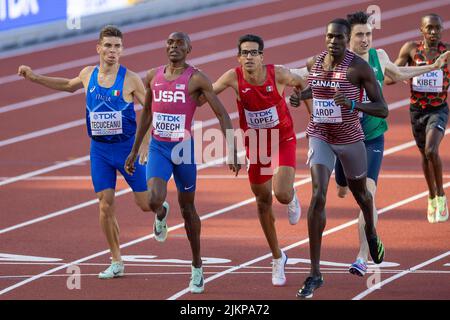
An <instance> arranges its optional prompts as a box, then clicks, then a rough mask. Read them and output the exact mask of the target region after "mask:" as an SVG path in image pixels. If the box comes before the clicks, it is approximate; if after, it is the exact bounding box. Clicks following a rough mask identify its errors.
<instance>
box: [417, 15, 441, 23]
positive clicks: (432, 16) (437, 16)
mask: <svg viewBox="0 0 450 320" xmlns="http://www.w3.org/2000/svg"><path fill="white" fill-rule="evenodd" d="M427 17H430V18H436V19H438V20H439V21H441V22H442V18H441V16H440V15H438V14H436V13H428V14H426V15H424V16H422V18H421V21H423V19H425V18H427Z"/></svg>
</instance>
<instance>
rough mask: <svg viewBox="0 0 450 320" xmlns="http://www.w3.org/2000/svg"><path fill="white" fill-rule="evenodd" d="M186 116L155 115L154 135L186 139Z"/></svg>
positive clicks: (158, 113) (157, 113)
mask: <svg viewBox="0 0 450 320" xmlns="http://www.w3.org/2000/svg"><path fill="white" fill-rule="evenodd" d="M185 123H186V115H185V114H169V113H160V112H154V113H153V128H154V131H153V133H154V134H155V135H157V136H160V137H161V138H170V139H181V138H184V130H185Z"/></svg>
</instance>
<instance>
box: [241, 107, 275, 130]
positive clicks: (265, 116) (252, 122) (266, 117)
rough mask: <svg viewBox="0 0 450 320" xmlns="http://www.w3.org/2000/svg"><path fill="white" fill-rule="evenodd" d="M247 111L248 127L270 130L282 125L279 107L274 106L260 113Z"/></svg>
mask: <svg viewBox="0 0 450 320" xmlns="http://www.w3.org/2000/svg"><path fill="white" fill-rule="evenodd" d="M244 111H245V119H246V120H247V125H248V126H249V128H251V129H270V128H273V127H275V126H277V125H278V124H279V123H280V119H279V118H278V111H277V107H275V106H273V107H270V108H268V109H265V110H260V111H248V110H246V109H244Z"/></svg>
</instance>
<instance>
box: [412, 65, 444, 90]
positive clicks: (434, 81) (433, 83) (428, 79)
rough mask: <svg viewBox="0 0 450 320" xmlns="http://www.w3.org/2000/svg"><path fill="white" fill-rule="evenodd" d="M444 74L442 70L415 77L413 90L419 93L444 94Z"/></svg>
mask: <svg viewBox="0 0 450 320" xmlns="http://www.w3.org/2000/svg"><path fill="white" fill-rule="evenodd" d="M443 78H444V73H443V72H442V70H434V71H430V72H427V73H424V74H422V75H420V76H417V77H414V78H413V80H412V88H413V90H414V91H417V92H442V82H443Z"/></svg>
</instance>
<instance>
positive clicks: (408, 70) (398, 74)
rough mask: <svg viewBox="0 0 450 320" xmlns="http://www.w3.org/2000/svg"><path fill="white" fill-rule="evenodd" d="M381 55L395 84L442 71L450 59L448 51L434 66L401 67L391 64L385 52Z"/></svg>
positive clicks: (388, 74) (387, 72)
mask: <svg viewBox="0 0 450 320" xmlns="http://www.w3.org/2000/svg"><path fill="white" fill-rule="evenodd" d="M379 55H381V57H380V58H382V59H383V60H385V61H386V71H385V72H386V75H387V76H388V77H390V78H391V79H392V80H393V81H395V82H397V81H402V80H407V79H411V78H413V77H415V76H418V75H421V74H422V73H425V72H430V71H432V70H436V69H440V68H442V67H443V66H444V65H445V64H446V63H447V60H448V59H449V58H450V52H448V51H447V52H445V53H443V54H441V55H440V56H439V58H437V60H436V61H435V62H434V63H433V64H428V65H425V66H411V67H399V66H397V65H396V64H394V63H392V62H391V60H390V59H389V57H388V55H387V53H386V52H385V51H384V50H380V51H379Z"/></svg>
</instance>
